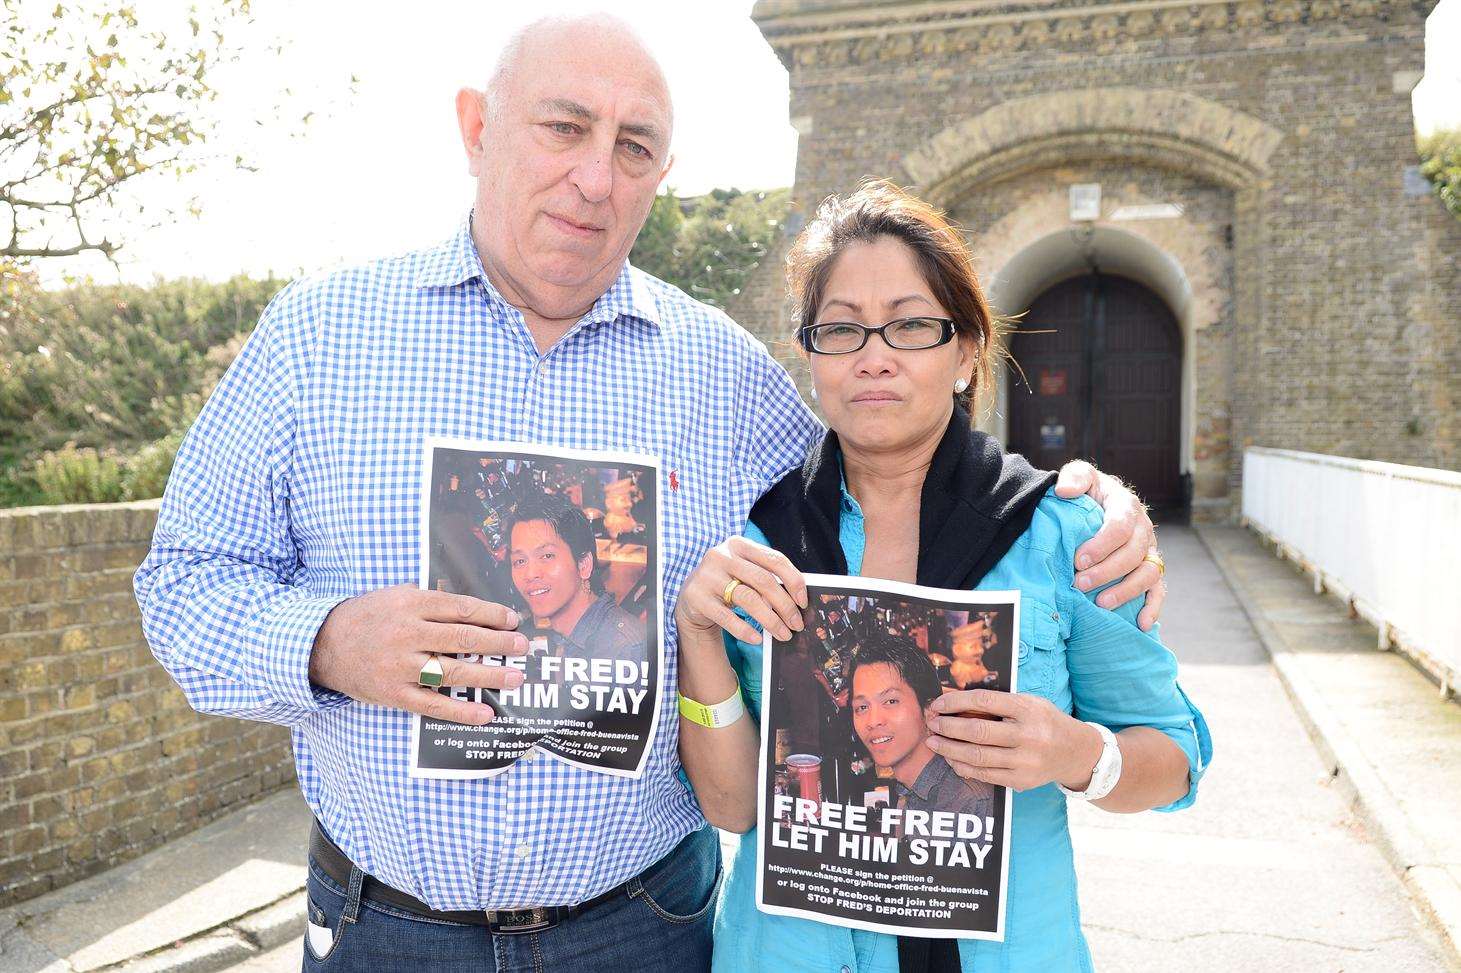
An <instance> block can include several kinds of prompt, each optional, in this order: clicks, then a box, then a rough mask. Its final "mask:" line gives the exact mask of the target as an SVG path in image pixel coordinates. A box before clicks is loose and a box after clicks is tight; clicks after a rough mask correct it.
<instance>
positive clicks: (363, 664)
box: [309, 584, 528, 725]
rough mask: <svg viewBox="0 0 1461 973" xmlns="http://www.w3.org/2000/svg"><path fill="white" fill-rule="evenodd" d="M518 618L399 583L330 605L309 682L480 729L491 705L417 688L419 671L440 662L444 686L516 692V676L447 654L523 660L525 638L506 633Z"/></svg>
mask: <svg viewBox="0 0 1461 973" xmlns="http://www.w3.org/2000/svg"><path fill="white" fill-rule="evenodd" d="M517 624H518V616H517V612H515V611H513V610H512V609H510V608H506V607H504V606H502V605H497V604H493V603H492V602H490V601H482V600H481V599H479V598H472V597H470V596H468V595H454V594H448V593H447V592H444V591H422V590H421V589H419V588H417V587H415V586H414V585H408V584H402V585H396V586H395V587H393V588H381V589H379V590H377V591H370V592H367V593H366V594H363V595H358V596H356V597H354V598H351V599H349V600H347V601H342V602H340V604H338V605H336V606H335V609H334V611H332V612H330V614H329V616H328V617H326V618H325V623H324V624H323V625H321V626H320V630H319V632H317V633H316V634H315V644H314V650H313V652H311V653H310V658H309V678H310V681H311V682H313V683H315V684H316V685H318V686H323V687H325V688H326V689H333V690H335V691H336V692H339V693H344V694H345V695H346V696H349V697H350V698H351V699H358V700H359V701H360V702H362V703H373V704H375V705H377V706H392V707H395V708H396V709H404V710H409V711H411V712H412V713H420V714H421V715H422V716H429V717H431V718H432V719H438V720H451V721H452V722H454V723H466V724H470V725H479V724H482V723H486V722H488V721H489V720H491V719H492V717H493V716H494V715H495V714H493V712H492V707H490V706H487V705H485V704H483V703H469V702H466V701H465V700H460V699H451V698H450V697H447V696H443V695H442V694H441V693H438V692H437V691H436V690H435V689H432V688H430V687H427V686H423V685H421V684H420V683H419V682H417V678H418V677H419V676H420V674H421V667H422V666H423V665H425V664H426V661H427V660H428V659H430V658H431V656H432V655H433V654H435V655H440V656H442V660H441V668H442V671H443V673H444V677H443V679H442V685H444V686H476V687H479V688H483V689H516V688H517V687H518V686H521V685H522V683H523V674H522V673H521V672H519V671H518V670H517V669H512V668H509V667H507V666H489V665H483V664H481V663H478V662H467V661H464V660H462V659H455V658H452V656H454V655H526V654H527V651H528V640H527V638H526V637H525V636H523V635H521V634H519V633H517V632H514V631H512V630H513V629H515V628H517Z"/></svg>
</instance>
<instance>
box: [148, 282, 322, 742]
mask: <svg viewBox="0 0 1461 973" xmlns="http://www.w3.org/2000/svg"><path fill="white" fill-rule="evenodd" d="M309 313H310V308H309V301H308V298H307V296H306V295H304V294H302V293H301V292H300V290H299V289H298V288H297V287H296V286H294V285H291V286H290V287H289V288H286V289H285V290H284V291H283V292H281V293H280V294H279V295H278V296H277V297H276V298H275V299H274V301H273V302H271V303H270V305H269V307H268V308H267V309H266V310H265V312H264V314H263V316H262V318H261V319H260V322H259V326H258V328H257V329H256V330H255V332H254V334H253V335H252V336H250V338H249V340H248V341H247V343H246V344H245V345H244V348H243V350H242V352H241V353H240V354H239V357H238V359H237V360H236V361H235V362H234V364H233V366H232V367H231V368H230V369H229V370H228V372H227V374H226V375H225V376H224V378H223V380H222V382H220V384H219V386H218V388H217V390H216V391H215V392H214V393H213V395H212V396H211V397H210V398H209V400H208V403H207V405H206V406H205V407H204V409H203V411H202V414H201V415H200V416H199V417H198V420H197V422H195V423H194V424H193V426H192V428H191V429H190V430H189V431H188V434H187V436H186V438H185V439H184V441H183V444H182V447H181V448H180V449H179V451H178V456H177V460H176V462H175V463H174V466H173V471H172V475H171V477H170V478H169V480H168V485H167V490H166V493H165V495H164V497H163V501H162V509H161V512H160V514H159V516H158V521H157V528H156V530H155V532H154V534H153V538H152V548H151V550H150V551H149V553H148V555H147V558H146V560H145V561H143V563H142V565H141V567H140V568H138V570H137V574H136V577H135V578H134V588H135V591H136V595H137V603H138V606H139V607H140V609H141V613H142V626H143V631H144V632H145V634H146V636H147V641H148V644H149V645H150V646H151V647H152V652H153V654H154V655H155V656H156V657H157V659H158V661H159V662H161V663H162V665H163V667H164V668H166V669H167V671H168V673H169V674H170V675H171V676H172V677H173V679H174V680H175V681H176V682H177V684H178V686H179V687H181V689H182V690H183V693H184V694H185V695H186V696H187V698H188V702H189V703H190V704H191V705H192V706H193V708H194V709H196V710H198V711H199V712H203V713H214V714H220V715H226V716H237V717H243V718H247V719H255V720H266V721H268V722H271V723H280V724H284V725H293V724H296V723H299V722H301V721H302V720H304V719H306V718H307V717H309V716H310V715H311V714H312V713H314V712H317V711H318V710H319V709H321V708H322V707H327V706H333V705H339V704H341V703H344V702H347V701H348V699H347V697H345V696H343V695H341V694H339V693H335V692H331V691H328V690H324V689H320V688H318V687H316V686H314V685H312V684H311V683H310V680H309V659H310V652H311V650H312V649H313V646H314V639H315V634H316V633H317V632H318V630H319V627H320V625H321V624H323V622H324V620H325V617H326V616H327V615H328V614H329V613H330V611H331V609H333V608H334V607H335V605H337V604H338V603H339V602H341V601H343V600H344V597H343V596H333V597H332V596H324V595H320V594H317V593H314V592H312V591H311V590H310V588H309V586H308V584H307V583H306V582H307V576H308V572H307V570H306V567H305V565H303V564H302V563H301V561H300V558H299V552H298V549H297V547H296V544H295V540H294V536H293V534H292V533H291V529H290V509H289V501H290V497H289V482H290V459H291V456H292V453H293V447H294V434H295V406H296V402H297V401H298V399H297V392H298V388H299V386H298V382H299V379H300V375H301V373H302V370H303V367H304V362H305V361H306V352H307V349H308V338H307V335H308V334H309V331H310V329H309V327H308V324H309V322H308V315H309Z"/></svg>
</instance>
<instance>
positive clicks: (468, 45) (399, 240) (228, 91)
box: [41, 0, 1461, 284]
mask: <svg viewBox="0 0 1461 973" xmlns="http://www.w3.org/2000/svg"><path fill="white" fill-rule="evenodd" d="M149 2H152V3H165V2H168V0H144V2H143V3H141V4H139V6H140V7H141V8H142V10H143V11H145V10H146V9H147V7H148V5H149ZM752 3H753V0H696V2H694V3H688V2H686V0H614V2H612V3H607V2H599V3H597V4H585V3H581V2H577V0H538V2H534V3H506V2H500V0H471V2H465V0H429V2H425V3H416V4H411V5H408V6H407V7H404V8H403V7H402V6H401V5H400V4H398V3H395V2H386V0H353V2H347V0H311V2H309V3H299V2H295V0H254V11H255V14H256V18H257V20H258V25H257V27H256V30H257V31H259V32H260V36H261V37H264V36H269V35H273V36H277V37H282V38H285V39H287V40H288V42H289V46H288V47H287V49H286V50H285V52H284V54H283V55H282V56H275V55H272V54H266V53H264V51H263V45H262V44H260V45H257V46H256V48H257V50H258V53H257V54H253V53H251V54H250V55H249V58H248V60H247V62H246V63H243V64H241V65H238V66H237V67H236V68H235V69H234V70H233V72H232V73H231V74H230V75H228V76H224V75H219V76H218V77H217V78H216V82H217V84H218V86H219V87H220V90H222V91H223V92H224V102H223V108H224V110H225V112H227V113H228V114H227V116H226V120H227V123H228V124H229V125H230V127H231V130H232V132H235V133H237V132H246V133H247V132H254V133H256V134H254V135H253V136H252V137H251V140H250V141H249V143H248V146H247V149H246V151H247V153H248V154H249V157H250V160H251V161H252V162H253V163H254V164H255V166H256V167H257V170H258V171H257V172H252V173H249V172H239V171H236V170H234V169H233V168H232V167H231V166H221V165H220V166H214V167H210V168H209V169H207V170H206V171H204V172H200V173H196V174H194V175H192V176H189V177H186V178H185V179H183V180H182V181H180V182H178V183H177V184H176V185H174V184H172V183H167V184H164V185H159V184H156V183H155V184H154V185H153V187H152V189H151V190H150V191H151V192H152V193H176V196H177V198H176V200H175V201H174V202H175V204H181V203H182V202H183V201H185V200H186V199H187V198H189V197H191V196H194V195H196V196H198V197H199V198H200V201H201V204H202V207H203V213H202V216H201V217H200V218H198V219H196V220H193V219H188V218H183V219H181V220H179V221H177V222H174V223H172V224H171V225H168V226H165V227H161V228H157V229H153V230H149V231H146V232H144V233H140V234H137V235H134V236H133V237H132V238H131V239H129V240H127V244H128V245H127V247H126V249H125V250H124V251H123V252H122V253H121V254H120V255H119V261H120V263H121V264H122V275H123V277H124V278H126V279H129V280H142V281H145V280H149V279H151V278H152V277H153V276H154V275H162V276H167V277H173V276H183V275H197V276H205V277H210V278H215V279H217V278H224V277H228V276H229V275H231V274H234V273H238V272H241V271H242V272H248V273H251V274H255V275H262V274H264V273H267V272H269V271H273V272H274V273H276V274H280V275H285V276H292V275H294V274H296V273H298V272H300V271H301V270H304V271H309V270H314V269H318V268H321V267H328V266H332V265H335V264H339V263H342V262H350V261H356V260H361V259H367V258H371V257H376V256H380V255H383V254H387V253H393V252H399V251H401V250H405V249H409V248H412V247H416V246H421V245H423V244H428V243H431V242H434V241H436V240H438V239H440V238H442V237H444V236H445V235H446V234H447V233H449V232H450V231H451V230H452V229H453V228H454V227H455V224H456V221H457V220H458V219H459V218H460V217H461V215H462V214H463V213H464V212H465V209H466V207H467V206H468V205H469V203H470V199H471V191H472V184H471V181H470V179H469V177H468V176H467V173H466V166H465V162H464V157H463V154H462V149H461V146H460V143H459V141H458V137H457V131H456V119H455V115H454V112H453V106H452V99H453V96H454V95H455V93H456V90H457V89H458V88H459V87H461V86H463V85H469V86H472V87H481V86H482V85H483V84H484V82H485V81H486V75H487V73H488V71H489V70H490V67H491V64H492V61H493V57H494V55H495V53H496V50H497V48H498V46H499V45H500V44H501V43H502V42H503V40H504V39H505V38H506V37H507V36H508V35H509V34H510V33H511V32H512V31H513V30H514V29H515V28H516V27H518V26H520V25H521V24H523V23H525V22H526V21H528V20H530V19H532V18H534V17H537V16H540V15H542V14H544V13H550V12H555V11H558V10H574V9H583V8H584V7H585V6H597V7H599V8H606V7H607V8H612V9H613V10H614V11H615V12H616V13H618V14H619V15H620V16H623V17H625V18H626V19H628V20H629V21H631V22H632V23H634V24H635V25H636V26H638V27H639V29H640V30H641V32H642V33H643V34H644V35H645V37H646V39H647V40H648V42H649V44H650V46H651V47H652V48H654V49H655V50H656V52H657V53H658V55H659V57H660V60H661V62H662V64H663V65H664V68H665V73H666V74H667V75H668V77H669V82H670V88H671V91H672V92H673V95H674V98H675V107H676V113H675V114H676V129H675V148H674V153H675V158H676V161H675V167H674V170H673V171H672V172H671V174H670V185H671V186H672V187H673V188H674V189H675V191H676V192H678V193H680V194H682V195H683V194H693V193H700V192H703V191H705V190H707V189H710V188H712V187H717V186H719V187H737V188H741V189H759V188H773V187H778V186H787V185H790V184H791V181H792V176H793V172H794V168H795V162H796V133H795V131H793V130H792V128H791V127H790V125H789V124H788V123H787V78H786V71H785V70H784V69H783V68H782V66H781V64H780V62H779V61H778V60H777V59H776V56H775V54H774V53H773V52H772V51H771V48H770V47H769V45H767V44H766V42H765V40H764V39H763V38H762V37H761V34H760V32H759V31H758V30H757V29H756V27H755V25H754V24H753V23H752V22H751V20H750V10H751V7H752ZM1427 26H1428V31H1427V34H1428V40H1427V62H1428V63H1427V77H1426V79H1425V81H1424V82H1422V84H1421V86H1420V87H1418V88H1417V89H1416V94H1415V108H1416V117H1417V121H1418V123H1419V124H1420V126H1421V127H1422V128H1427V127H1429V126H1430V125H1433V124H1446V123H1449V124H1457V125H1461V0H1441V2H1440V4H1439V5H1438V7H1437V8H1436V10H1435V11H1434V12H1433V13H1432V14H1431V17H1430V20H1429V22H1428V25H1427ZM252 50H253V49H251V51H252ZM352 75H354V76H355V77H356V78H358V79H359V80H358V83H357V84H356V90H355V94H354V96H353V97H352V96H350V95H349V94H348V91H349V80H350V77H351V76H352ZM281 88H289V89H291V90H292V91H293V92H294V95H293V99H294V100H293V101H292V102H291V104H292V105H294V106H298V107H297V110H298V113H300V114H302V113H303V112H304V111H308V110H310V109H312V108H314V109H316V110H317V111H318V112H319V114H317V115H316V117H315V118H314V119H313V120H312V122H311V123H310V124H309V125H308V126H307V127H306V128H304V129H303V130H302V131H303V134H302V135H299V136H297V137H290V136H289V135H288V134H287V132H286V131H284V130H283V129H282V128H281V129H279V130H274V129H271V128H269V127H263V128H259V127H257V126H255V125H254V122H253V119H254V118H255V117H256V113H257V109H258V104H257V99H258V98H261V97H269V96H270V94H271V93H274V92H277V91H278V90H279V89H281ZM235 137H237V136H235ZM230 158H231V153H230ZM41 270H42V273H43V275H44V276H45V278H46V280H47V282H48V283H51V284H56V283H60V282H61V278H62V275H63V274H71V275H81V274H87V273H89V274H92V275H93V276H95V277H96V278H97V279H99V280H114V279H116V276H117V275H116V272H115V271H114V270H112V269H111V267H110V266H109V265H108V264H107V263H106V262H105V261H103V260H101V259H100V258H92V259H78V260H76V261H68V262H65V263H64V264H63V263H60V262H50V263H48V264H46V265H43V266H42V267H41Z"/></svg>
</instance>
